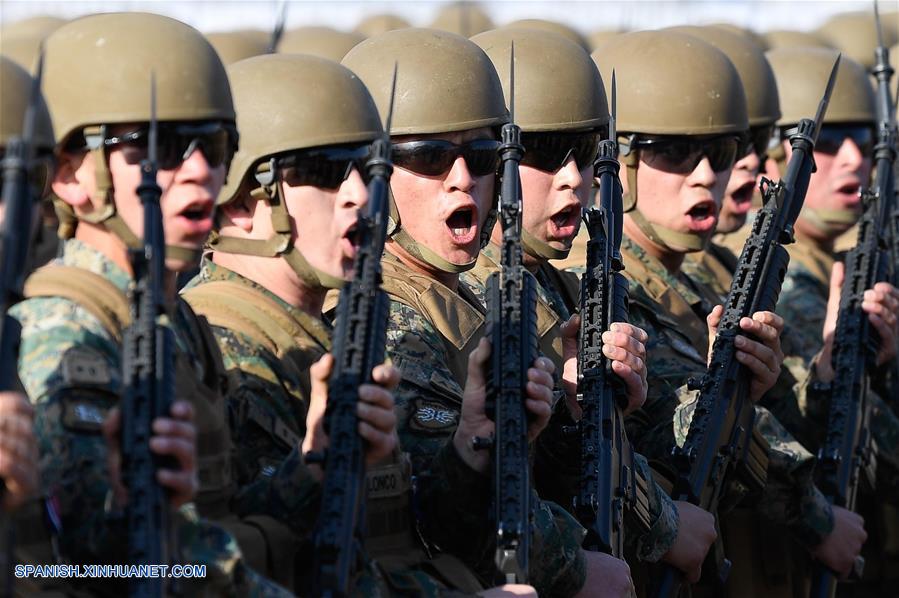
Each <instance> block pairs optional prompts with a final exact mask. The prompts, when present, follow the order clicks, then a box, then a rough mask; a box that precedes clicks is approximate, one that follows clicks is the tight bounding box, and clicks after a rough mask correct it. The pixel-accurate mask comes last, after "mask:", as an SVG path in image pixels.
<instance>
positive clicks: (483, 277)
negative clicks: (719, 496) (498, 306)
mask: <svg viewBox="0 0 899 598" xmlns="http://www.w3.org/2000/svg"><path fill="white" fill-rule="evenodd" d="M499 252H500V248H499V247H498V246H497V245H495V244H492V243H491V244H489V245H488V246H487V247H485V248H484V249H483V250H482V251H481V254H480V256H478V263H477V265H476V266H475V268H474V269H473V270H470V271H468V272H465V273H464V274H462V275H461V276H460V279H461V281H462V282H463V283H465V284H467V285H468V286H469V287H470V288H471V289H472V290H473V291H475V294H476V295H478V297H479V298H480V299H481V301H482V303H483V302H485V301H486V293H487V286H486V285H487V279H488V277H489V276H490V274H491V273H493V272H498V271H499V269H500V266H499V259H500V255H499ZM533 274H534V277H535V278H536V280H537V285H536V289H537V303H538V308H537V313H538V316H537V327H538V333H540V334H541V337H540V347H541V352H542V353H543V354H544V355H546V356H548V357H550V358H551V359H552V360H553V363H554V364H555V366H556V374H557V375H556V380H557V382H558V381H559V380H560V374H561V372H562V369H563V366H564V363H563V360H562V354H561V336H562V335H561V328H560V327H561V324H562V323H563V322H565V321H567V320H568V319H569V318H570V317H571V315H572V314H573V313H576V311H577V308H578V304H577V301H578V293H579V284H578V280H577V276H575V275H574V274H572V273H570V272H564V271H560V270H557V269H556V268H555V267H553V266H552V265H551V264H550V263H548V262H543V263H542V264H541V265H540V266H539V268H538V269H537V271H536V272H534V273H533ZM563 281H564V282H563ZM544 314H546V315H544ZM541 316H543V317H542V318H541ZM548 318H551V319H548ZM556 346H558V347H559V349H558V350H556V349H555V347H556ZM556 394H557V396H558V397H564V391H563V390H562V389H561V385H560V384H558V383H557V390H556ZM572 425H574V421H573V419H572V418H571V415H570V414H569V412H568V409H567V408H566V404H565V401H563V400H559V401H557V402H556V405H555V408H554V412H553V417H552V419H551V420H550V426H549V427H548V428H547V429H546V430H544V431H543V433H542V434H541V435H540V437H539V438H538V439H537V454H536V461H535V464H534V476H535V479H536V485H537V489H538V491H540V492H541V494H542V495H543V496H544V497H545V498H548V499H551V500H553V501H555V502H557V503H558V504H560V505H563V506H566V507H568V508H569V509H570V508H572V506H573V499H574V497H575V496H576V493H577V491H578V488H579V485H580V477H581V472H580V467H579V466H578V463H579V462H580V444H579V442H578V439H577V437H576V436H573V435H571V434H566V433H565V430H564V428H565V427H568V426H572ZM635 458H636V459H635V466H636V467H637V468H638V469H639V470H640V474H641V475H642V476H643V478H644V479H646V480H652V479H653V478H652V472H651V470H650V468H649V464H648V463H647V462H646V459H644V458H643V456H642V455H639V454H637V455H635ZM649 512H650V519H651V521H652V526H651V528H650V529H649V531H647V532H646V533H645V534H643V535H642V536H639V537H638V536H636V535H635V534H634V533H631V534H628V535H627V538H628V543H629V545H630V546H629V552H631V554H635V555H638V557H639V558H640V559H641V560H645V561H650V562H655V561H658V560H659V559H660V558H661V557H662V555H664V554H665V553H666V552H668V550H669V549H670V548H671V546H672V545H673V544H674V540H675V538H676V537H677V522H678V518H677V509H676V507H675V505H674V503H673V501H672V500H671V498H670V497H669V496H668V495H667V494H666V493H665V492H664V490H663V489H662V488H661V487H660V486H658V485H657V484H650V491H649ZM626 521H627V522H628V523H630V522H631V521H630V519H626Z"/></svg>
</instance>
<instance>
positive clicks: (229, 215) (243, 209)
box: [218, 193, 259, 233]
mask: <svg viewBox="0 0 899 598" xmlns="http://www.w3.org/2000/svg"><path fill="white" fill-rule="evenodd" d="M258 205H259V201H258V200H257V199H255V198H254V197H252V196H251V195H250V194H249V193H238V194H237V197H236V198H235V199H234V201H229V202H228V203H226V204H225V205H221V206H219V207H218V212H219V218H220V223H221V225H222V227H225V226H236V227H237V228H239V229H240V230H242V231H243V232H245V233H252V232H253V224H254V222H253V219H254V217H255V215H256V208H257V207H258Z"/></svg>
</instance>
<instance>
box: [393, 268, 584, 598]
mask: <svg viewBox="0 0 899 598" xmlns="http://www.w3.org/2000/svg"><path fill="white" fill-rule="evenodd" d="M384 266H385V270H384V277H385V281H387V279H389V278H393V279H394V281H396V282H397V284H403V283H404V274H405V273H406V272H407V270H406V269H405V266H403V265H402V264H401V263H400V262H399V261H398V260H397V259H396V258H393V257H392V256H391V255H390V254H385V256H384ZM434 284H435V285H439V284H440V283H438V282H436V281H435V282H434ZM446 291H447V294H448V293H452V294H453V295H455V296H456V297H457V301H458V302H462V303H467V304H468V306H467V308H466V309H468V310H471V309H472V308H473V309H475V310H477V311H478V312H480V313H481V320H482V321H481V326H480V327H479V331H478V332H477V336H478V337H480V336H482V335H483V334H484V331H483V307H482V306H480V305H475V304H476V303H477V299H476V298H475V296H474V295H473V293H472V292H471V291H470V290H468V289H467V287H466V286H465V285H464V284H461V283H460V286H459V292H458V293H454V292H452V291H449V289H446ZM408 303H409V298H408V297H398V296H395V295H391V301H390V315H389V320H388V324H387V355H388V357H389V358H390V360H391V362H392V363H393V365H394V366H395V367H397V368H398V369H399V370H400V373H401V378H402V379H401V381H400V385H399V387H398V388H397V390H396V391H395V392H394V397H395V399H396V409H397V415H398V424H397V425H398V428H399V436H400V444H401V446H402V448H403V451H405V452H407V453H409V454H410V456H411V459H412V465H413V472H414V475H415V484H416V495H415V507H416V514H417V517H418V519H419V525H420V527H421V529H422V531H423V535H424V537H425V538H426V539H427V540H429V541H430V542H431V543H432V544H433V545H435V546H440V547H441V548H442V549H444V550H446V551H447V552H449V553H451V554H454V555H456V556H457V557H459V558H460V559H462V560H463V561H464V562H466V563H468V564H469V565H470V566H471V567H472V568H473V569H474V570H475V571H476V572H477V573H478V575H479V576H480V577H481V578H482V579H483V580H485V581H487V580H493V579H494V577H495V566H494V564H493V554H494V548H493V546H494V534H493V530H492V528H491V525H490V523H489V512H490V495H491V478H490V476H485V475H481V474H479V473H476V472H474V471H473V470H471V469H470V468H469V467H468V466H467V465H466V464H465V463H464V462H463V461H462V459H461V458H460V457H459V455H458V453H457V452H456V449H455V447H454V446H453V444H452V435H453V433H454V432H455V429H456V426H457V425H458V423H459V417H460V409H461V404H462V393H463V387H464V383H465V380H464V378H462V377H460V376H459V375H456V373H454V371H453V369H455V370H459V367H451V364H458V363H461V362H463V361H466V360H467V356H465V359H460V356H459V355H451V354H450V350H449V347H448V341H446V340H445V338H444V337H443V336H442V335H441V333H440V332H438V330H437V327H436V326H435V325H434V323H433V322H432V321H431V319H430V318H432V317H434V316H435V315H436V314H424V313H420V312H419V311H417V310H416V309H414V308H413V307H411V306H410V305H409V304H408ZM448 307H449V308H453V307H454V306H452V305H450V306H448ZM456 307H459V306H456ZM584 533H585V532H584V529H583V528H582V527H581V526H580V525H579V524H578V523H577V521H576V520H575V519H574V518H573V517H571V515H569V514H568V513H567V512H566V511H565V510H564V509H562V508H561V507H559V506H558V505H556V504H555V503H552V502H549V501H542V500H539V499H537V498H536V497H535V524H534V530H533V536H532V544H531V552H530V565H531V566H530V579H529V583H530V584H531V585H533V586H534V587H536V588H537V591H538V592H539V593H540V594H545V595H547V596H559V597H564V596H573V595H574V594H575V593H576V592H577V591H579V590H580V589H581V587H582V586H583V585H584V582H585V580H586V569H585V567H586V563H585V560H584V556H583V554H582V552H581V550H580V545H581V542H582V541H583V536H584Z"/></svg>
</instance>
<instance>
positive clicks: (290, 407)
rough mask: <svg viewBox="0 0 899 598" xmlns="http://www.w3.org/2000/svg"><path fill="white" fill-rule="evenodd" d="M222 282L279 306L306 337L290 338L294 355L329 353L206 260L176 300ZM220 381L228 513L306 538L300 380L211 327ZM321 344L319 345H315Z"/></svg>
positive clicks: (231, 332)
mask: <svg viewBox="0 0 899 598" xmlns="http://www.w3.org/2000/svg"><path fill="white" fill-rule="evenodd" d="M217 280H228V281H232V282H236V283H239V284H243V285H246V286H248V287H250V288H252V289H254V290H255V291H256V292H258V293H260V294H262V295H263V296H265V297H269V298H270V299H272V300H274V301H276V302H277V303H278V304H279V305H281V306H282V307H284V309H285V310H286V311H287V313H289V314H290V315H292V316H293V317H295V318H296V319H297V321H298V322H300V323H301V328H302V327H305V328H304V329H309V330H310V333H309V334H308V335H307V336H306V337H305V338H297V339H296V342H297V351H302V352H304V353H306V354H308V357H307V358H306V361H308V362H310V363H312V362H315V361H317V360H318V358H320V357H321V356H322V355H323V354H324V353H325V352H326V351H328V350H329V349H330V334H331V331H330V327H329V326H328V325H327V324H326V323H325V322H324V321H323V320H315V319H314V318H312V317H310V316H309V315H307V314H305V313H300V310H298V309H296V308H294V307H293V306H291V305H288V304H287V303H286V302H284V301H283V300H282V299H281V298H280V297H277V296H276V295H275V294H274V293H271V292H270V291H269V290H267V289H265V288H264V287H262V286H260V285H258V284H256V283H254V282H253V281H251V280H249V279H247V278H245V277H243V276H241V275H239V274H237V273H235V272H232V271H231V270H229V269H227V268H224V267H222V266H219V265H216V264H214V263H213V262H212V261H210V260H204V262H203V264H202V266H201V268H200V272H199V274H197V276H196V277H195V278H194V279H193V280H192V281H190V282H189V283H188V284H187V285H186V286H185V288H184V290H183V291H182V292H187V291H189V290H190V289H192V288H194V287H196V286H198V285H202V284H203V283H204V282H209V281H217ZM212 331H213V334H214V335H215V339H216V341H217V343H218V346H219V349H221V352H222V358H223V361H224V365H225V370H226V371H227V374H228V381H229V383H228V394H227V401H228V410H229V422H230V427H231V440H232V442H233V444H234V447H235V449H236V450H234V451H232V473H233V477H234V480H235V483H236V485H237V493H236V494H235V496H234V499H233V502H232V509H233V510H234V511H235V512H236V513H238V514H240V515H250V514H255V513H265V514H268V515H271V516H272V517H274V518H276V519H278V520H280V521H283V522H284V523H285V524H287V525H288V526H290V527H291V529H292V530H293V531H294V532H295V533H297V534H299V535H301V536H305V535H307V534H308V533H309V532H310V531H311V528H312V525H313V524H314V522H315V518H316V517H317V515H318V509H319V502H318V501H319V498H320V495H319V492H320V490H321V488H320V487H319V484H318V482H316V481H315V480H314V479H313V478H312V477H311V475H310V473H309V471H308V469H307V468H306V466H305V464H304V462H303V456H302V453H301V451H300V445H299V443H300V442H301V440H302V437H303V436H304V435H305V432H306V408H307V406H308V403H309V379H308V372H305V371H304V372H301V373H299V374H298V372H297V369H296V368H294V367H290V365H291V364H289V363H286V362H288V360H289V358H288V357H285V358H283V359H282V358H279V357H277V356H276V355H274V354H272V352H271V351H269V350H268V349H267V348H265V347H262V346H260V345H259V343H257V342H256V341H254V340H253V339H252V338H250V337H249V336H247V335H246V334H243V333H241V332H239V331H237V330H235V329H233V328H225V327H222V326H212ZM322 339H325V340H326V342H325V343H324V344H323V343H322Z"/></svg>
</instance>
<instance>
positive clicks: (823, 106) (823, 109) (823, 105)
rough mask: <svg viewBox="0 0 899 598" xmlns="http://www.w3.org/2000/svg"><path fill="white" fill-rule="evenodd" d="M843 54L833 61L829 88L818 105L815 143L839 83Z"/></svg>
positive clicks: (825, 90)
mask: <svg viewBox="0 0 899 598" xmlns="http://www.w3.org/2000/svg"><path fill="white" fill-rule="evenodd" d="M842 57H843V55H842V54H837V59H836V60H834V61H833V68H832V69H831V70H830V78H829V79H828V80H827V87H826V88H825V89H824V97H823V98H821V102H820V103H819V104H818V113H817V114H815V137H814V142H815V143H817V142H818V133H820V132H821V123H822V122H823V121H824V115H825V114H826V113H827V105H828V104H829V103H830V95H831V94H832V93H833V86H834V84H835V83H836V82H837V70H838V69H839V68H840V59H841V58H842Z"/></svg>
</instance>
